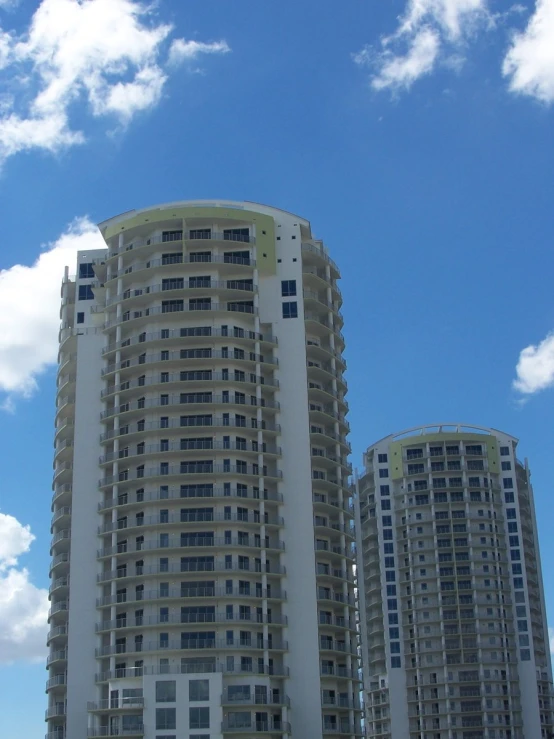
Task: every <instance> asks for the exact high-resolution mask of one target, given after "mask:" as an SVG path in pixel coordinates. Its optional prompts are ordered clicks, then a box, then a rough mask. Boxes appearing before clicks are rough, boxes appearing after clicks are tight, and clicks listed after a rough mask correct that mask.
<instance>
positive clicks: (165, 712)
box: [156, 708, 177, 729]
mask: <svg viewBox="0 0 554 739" xmlns="http://www.w3.org/2000/svg"><path fill="white" fill-rule="evenodd" d="M176 721H177V719H176V709H175V708H156V729H176V728H177V724H176Z"/></svg>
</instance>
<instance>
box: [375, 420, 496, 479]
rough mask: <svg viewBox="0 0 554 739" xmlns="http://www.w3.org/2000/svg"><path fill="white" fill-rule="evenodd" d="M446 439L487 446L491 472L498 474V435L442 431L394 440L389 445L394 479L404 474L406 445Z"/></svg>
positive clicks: (390, 464) (391, 470)
mask: <svg viewBox="0 0 554 739" xmlns="http://www.w3.org/2000/svg"><path fill="white" fill-rule="evenodd" d="M445 441H457V442H460V441H469V442H476V443H478V444H482V445H483V446H486V447H487V459H488V462H489V472H493V473H495V474H497V473H498V472H499V470H500V464H499V461H498V460H499V455H498V442H497V439H496V437H494V436H489V435H485V434H470V433H467V434H466V433H464V432H463V431H462V432H455V431H453V432H452V433H442V434H422V435H421V436H407V437H406V438H405V439H400V440H399V441H393V442H392V444H391V445H390V447H389V469H390V476H391V477H392V479H393V480H399V479H401V478H402V477H403V476H404V473H403V470H402V456H403V455H402V450H403V449H404V448H405V447H412V446H415V447H417V446H422V445H423V444H425V443H427V442H430V443H431V444H432V443H433V442H442V443H444V442H445Z"/></svg>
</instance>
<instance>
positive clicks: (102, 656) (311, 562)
mask: <svg viewBox="0 0 554 739" xmlns="http://www.w3.org/2000/svg"><path fill="white" fill-rule="evenodd" d="M100 230H101V233H102V235H103V237H104V240H105V242H106V249H100V250H98V251H95V252H87V253H83V252H80V253H79V254H78V264H77V274H76V276H75V277H70V276H69V275H68V274H66V277H65V279H64V281H63V285H62V307H61V321H62V326H61V331H60V351H59V371H58V396H57V409H56V429H55V463H54V466H55V471H54V485H53V489H54V496H53V503H52V510H53V519H52V534H53V538H52V550H51V553H52V561H51V578H52V584H51V588H50V599H51V610H50V617H49V623H50V631H49V635H48V643H49V649H50V655H49V658H48V669H49V680H48V684H47V693H48V710H47V720H48V734H47V737H48V739H78V738H79V739H81V737H84V736H88V737H114V736H122V735H124V736H128V737H144V738H145V739H176V737H181V736H187V737H190V739H201V738H205V739H207V738H208V737H209V738H210V739H220V738H221V737H227V736H232V737H244V738H250V737H254V736H259V735H260V736H261V735H263V736H271V737H291V736H295V737H306V738H311V737H313V738H314V739H316V738H317V739H319V737H321V736H322V735H324V736H329V737H351V739H354V738H355V737H357V736H360V734H361V729H360V706H359V697H358V695H359V686H360V681H359V672H358V662H357V659H358V657H357V632H356V607H355V597H354V594H355V591H354V575H353V572H354V566H353V565H354V559H353V557H354V533H353V519H354V509H353V503H352V500H351V491H350V488H349V485H348V477H349V474H350V469H349V466H348V462H347V456H348V453H349V446H348V442H347V438H346V437H347V433H348V425H347V421H346V413H347V405H346V401H345V395H346V390H347V388H346V384H345V381H344V379H343V371H344V369H345V363H344V360H343V357H342V352H343V348H344V340H343V336H342V334H341V331H340V329H341V326H342V318H341V314H340V311H339V309H340V304H341V294H340V291H339V288H338V286H337V281H338V279H339V272H338V269H337V267H336V265H335V263H334V262H333V261H332V260H331V259H330V258H329V256H328V254H327V251H326V249H325V247H324V246H323V244H322V242H320V241H317V240H314V238H313V237H312V233H311V229H310V224H309V223H308V222H307V221H306V220H304V219H302V218H299V217H298V216H295V215H292V214H290V213H286V212H283V211H280V210H277V209H274V208H270V207H266V206H261V205H257V204H253V203H236V202H219V201H209V202H206V201H199V202H182V203H171V204H168V205H163V206H160V207H155V208H149V209H146V210H141V211H132V212H129V213H125V214H123V215H121V216H117V217H115V218H112V219H110V220H108V221H106V222H104V223H102V224H100Z"/></svg>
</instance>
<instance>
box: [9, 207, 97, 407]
mask: <svg viewBox="0 0 554 739" xmlns="http://www.w3.org/2000/svg"><path fill="white" fill-rule="evenodd" d="M103 247H105V243H104V240H103V239H102V237H101V235H100V233H99V231H98V229H97V228H96V226H94V224H92V223H91V222H90V221H89V220H88V219H86V218H79V219H76V220H75V221H74V222H73V223H72V224H70V225H69V226H68V228H67V229H66V231H65V232H64V233H63V234H62V235H61V236H60V237H59V238H58V239H57V240H56V241H55V242H53V243H51V244H48V245H47V246H46V248H45V250H44V251H43V252H42V253H41V254H40V256H39V257H38V259H37V260H36V261H35V263H34V264H33V265H31V266H26V265H23V264H16V265H14V266H13V267H10V268H9V269H6V270H3V271H1V272H0V391H2V390H3V391H4V392H6V393H9V394H13V393H16V394H23V395H30V394H31V393H32V392H33V390H34V389H35V388H36V379H35V378H36V376H37V375H38V374H39V373H41V372H43V371H44V370H45V369H46V367H47V366H48V365H50V364H53V363H54V362H55V361H56V358H57V351H58V329H59V305H60V285H61V280H62V277H63V273H64V267H65V266H66V265H69V266H70V268H71V267H72V266H73V265H74V264H75V255H76V252H77V251H78V250H80V249H85V250H86V249H98V248H103ZM23 295H25V296H27V299H25V300H22V299H21V296H23ZM12 405H13V404H12ZM5 409H7V410H9V409H10V403H9V402H8V407H7V408H5Z"/></svg>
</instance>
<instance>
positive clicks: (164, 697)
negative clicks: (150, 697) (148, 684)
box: [156, 680, 177, 703]
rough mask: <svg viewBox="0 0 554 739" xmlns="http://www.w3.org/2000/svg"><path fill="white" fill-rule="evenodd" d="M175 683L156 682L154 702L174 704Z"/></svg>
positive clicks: (167, 681)
mask: <svg viewBox="0 0 554 739" xmlns="http://www.w3.org/2000/svg"><path fill="white" fill-rule="evenodd" d="M176 685H177V683H176V682H175V680H158V681H156V702H157V703H174V702H175V701H176V700H177V687H176Z"/></svg>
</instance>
